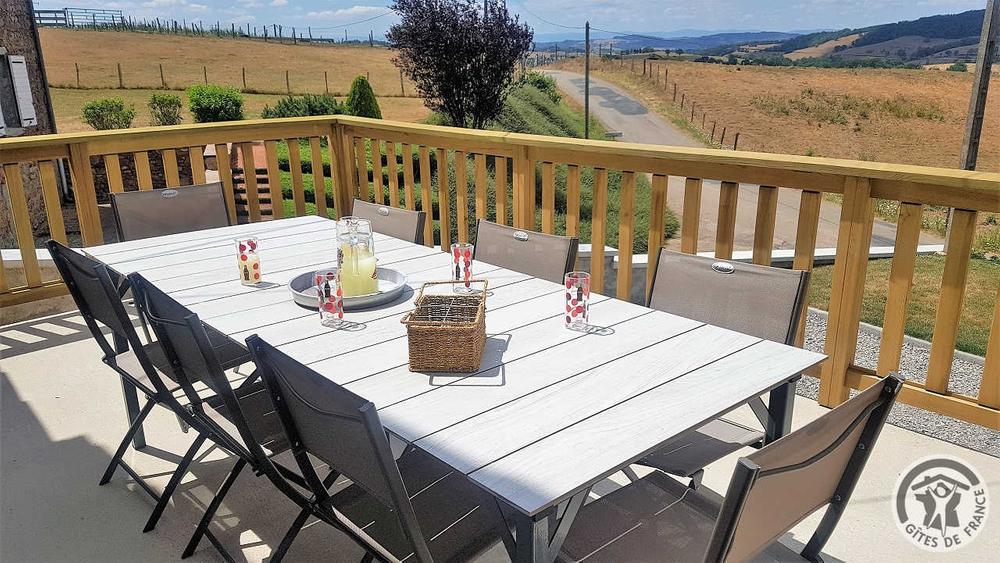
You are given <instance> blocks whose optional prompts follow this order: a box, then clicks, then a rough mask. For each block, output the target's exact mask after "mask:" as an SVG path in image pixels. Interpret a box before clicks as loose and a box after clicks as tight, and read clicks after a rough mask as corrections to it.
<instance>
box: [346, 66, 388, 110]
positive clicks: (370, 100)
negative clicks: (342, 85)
mask: <svg viewBox="0 0 1000 563" xmlns="http://www.w3.org/2000/svg"><path fill="white" fill-rule="evenodd" d="M344 109H345V110H346V111H347V113H348V114H349V115H356V116H358V117H373V118H375V119H382V110H381V109H379V107H378V100H376V99H375V92H374V91H373V90H372V85H371V84H369V83H368V79H367V78H365V77H364V76H358V77H357V78H355V79H354V82H352V83H351V91H350V93H348V94H347V103H346V104H345V105H344Z"/></svg>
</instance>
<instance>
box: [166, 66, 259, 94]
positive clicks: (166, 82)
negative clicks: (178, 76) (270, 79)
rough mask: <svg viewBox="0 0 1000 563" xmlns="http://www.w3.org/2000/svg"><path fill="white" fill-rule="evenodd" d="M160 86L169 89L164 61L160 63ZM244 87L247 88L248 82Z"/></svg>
mask: <svg viewBox="0 0 1000 563" xmlns="http://www.w3.org/2000/svg"><path fill="white" fill-rule="evenodd" d="M160 87H161V88H163V89H164V90H166V89H167V80H166V79H165V78H164V77H163V63H160ZM243 87H244V88H246V84H244V85H243Z"/></svg>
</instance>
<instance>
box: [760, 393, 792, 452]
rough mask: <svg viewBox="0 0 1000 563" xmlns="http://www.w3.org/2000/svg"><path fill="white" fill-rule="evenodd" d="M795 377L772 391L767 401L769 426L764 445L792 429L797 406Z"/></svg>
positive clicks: (766, 430) (765, 433) (765, 432)
mask: <svg viewBox="0 0 1000 563" xmlns="http://www.w3.org/2000/svg"><path fill="white" fill-rule="evenodd" d="M796 381H798V378H795V379H793V380H791V381H789V382H788V383H786V384H784V385H782V386H781V387H778V388H777V389H774V390H773V391H771V395H770V397H769V400H768V402H767V413H768V417H767V428H766V429H765V431H764V445H767V444H770V443H771V442H773V441H775V440H777V439H778V438H781V437H782V436H784V435H786V434H788V433H789V432H791V430H792V409H793V408H794V407H795V382H796Z"/></svg>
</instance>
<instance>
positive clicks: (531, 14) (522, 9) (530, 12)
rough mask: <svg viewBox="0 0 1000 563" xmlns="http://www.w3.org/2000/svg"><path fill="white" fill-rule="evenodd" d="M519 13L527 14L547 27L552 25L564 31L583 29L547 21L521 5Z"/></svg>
mask: <svg viewBox="0 0 1000 563" xmlns="http://www.w3.org/2000/svg"><path fill="white" fill-rule="evenodd" d="M521 11H524V12H527V13H528V15H530V16H531V17H533V18H535V19H539V20H541V21H543V22H545V23H547V24H549V25H554V26H556V27H562V28H564V29H583V26H582V25H577V26H573V25H563V24H561V23H556V22H552V21H549V20H547V19H545V18H543V17H542V16H539V15H538V14H536V13H534V12H532V11H531V10H529V9H527V8H525V7H524V6H523V5H522V6H521Z"/></svg>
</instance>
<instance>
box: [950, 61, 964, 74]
mask: <svg viewBox="0 0 1000 563" xmlns="http://www.w3.org/2000/svg"><path fill="white" fill-rule="evenodd" d="M947 70H950V71H952V72H969V65H967V64H965V63H963V62H962V61H958V62H957V63H952V65H951V66H950V67H948V69H947Z"/></svg>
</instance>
